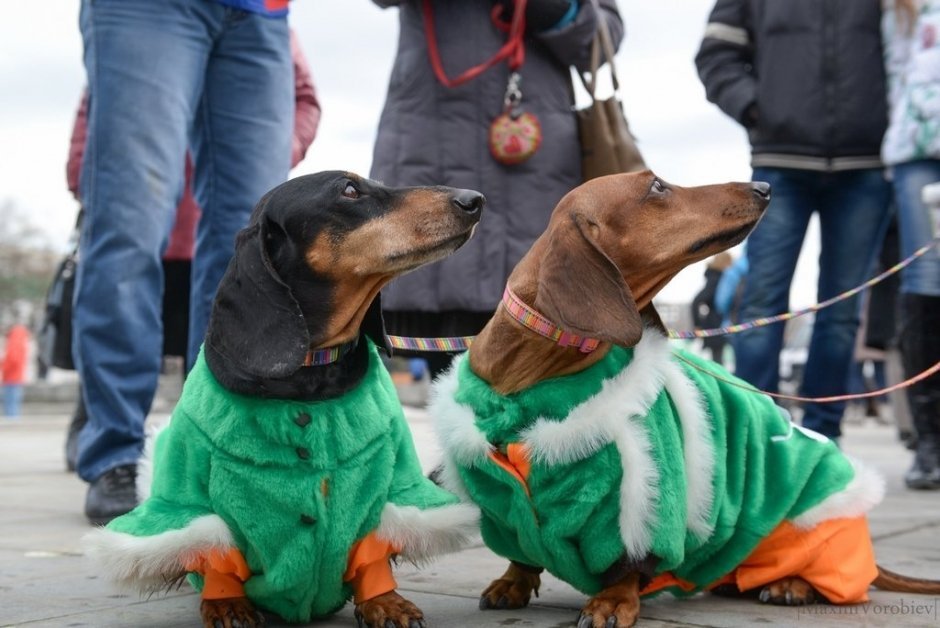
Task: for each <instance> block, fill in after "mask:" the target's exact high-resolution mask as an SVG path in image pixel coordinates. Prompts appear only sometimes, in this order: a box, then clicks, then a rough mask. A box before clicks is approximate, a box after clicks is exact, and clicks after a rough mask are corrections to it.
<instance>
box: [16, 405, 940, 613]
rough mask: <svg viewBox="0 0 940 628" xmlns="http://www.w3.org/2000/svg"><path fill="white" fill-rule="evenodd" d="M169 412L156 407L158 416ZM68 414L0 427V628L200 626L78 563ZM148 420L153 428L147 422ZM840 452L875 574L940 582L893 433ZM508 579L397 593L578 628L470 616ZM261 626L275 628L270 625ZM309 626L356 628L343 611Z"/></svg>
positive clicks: (486, 577) (648, 608) (421, 442)
mask: <svg viewBox="0 0 940 628" xmlns="http://www.w3.org/2000/svg"><path fill="white" fill-rule="evenodd" d="M167 405H168V404H163V405H162V406H159V405H158V406H157V407H158V410H160V412H166V411H167V410H168V408H167ZM68 410H69V406H68V405H64V404H58V405H51V404H45V405H39V404H32V405H30V406H29V407H27V412H28V414H27V415H26V416H24V417H23V418H22V419H20V420H18V421H11V420H5V419H2V418H0V626H30V627H47V626H48V627H53V626H54V627H59V626H75V627H78V626H91V627H111V626H113V627H118V626H152V627H157V626H173V627H177V626H183V627H188V626H193V627H195V626H198V625H199V622H198V621H197V608H198V599H197V597H196V595H195V594H193V593H192V592H191V591H189V590H185V589H184V590H181V591H178V592H174V593H172V594H170V595H168V596H154V597H152V598H150V599H140V598H138V597H135V596H130V597H128V596H125V595H121V594H119V593H118V592H117V591H115V590H114V589H112V588H111V587H110V586H109V585H108V583H107V582H106V581H104V580H103V579H102V578H99V577H98V576H97V575H96V574H95V573H94V571H93V570H92V569H91V567H90V565H89V564H88V563H86V561H85V560H84V558H83V556H82V553H81V546H80V543H79V539H80V537H81V536H82V534H84V533H85V532H87V531H88V529H89V527H88V525H87V523H86V522H85V520H84V518H83V517H82V515H81V511H82V503H83V499H84V485H83V484H82V483H81V482H80V481H79V480H78V479H77V478H76V477H75V476H74V475H70V474H67V473H66V472H65V471H64V464H63V461H62V445H63V441H64V433H65V426H66V415H67V413H68ZM408 414H409V419H410V422H411V425H412V429H413V431H414V434H415V439H416V442H417V443H418V449H419V451H420V452H421V455H422V462H423V463H424V464H425V466H428V467H430V466H431V465H433V464H434V462H435V458H436V455H437V454H436V451H435V449H434V447H433V445H432V443H433V440H432V438H431V435H430V429H429V425H428V419H427V416H426V415H425V414H424V412H423V411H421V410H416V409H414V408H410V409H409V410H408ZM155 418H158V417H156V416H155ZM843 446H844V448H845V449H846V450H847V451H848V452H850V453H852V454H853V455H856V456H858V457H859V458H861V459H863V460H865V461H867V462H870V463H872V464H874V465H876V466H877V467H879V468H881V469H882V471H883V472H884V473H885V475H886V476H887V478H888V497H887V499H886V500H885V502H884V503H883V504H882V505H880V506H879V507H878V508H877V509H876V510H875V512H874V513H873V514H872V517H871V528H872V532H873V535H874V537H875V547H876V551H877V554H878V558H879V562H880V563H882V564H883V565H885V566H886V567H888V568H890V569H893V570H895V571H900V572H902V573H905V574H909V575H914V576H922V577H933V578H940V493H927V494H925V493H913V492H910V491H907V490H905V489H904V487H903V485H902V484H901V481H900V477H901V474H902V473H903V471H904V469H905V468H906V467H907V466H908V464H909V460H910V454H909V453H908V452H907V451H905V450H904V449H903V448H902V447H901V446H900V445H899V444H898V443H897V441H896V438H895V434H894V431H893V429H892V428H889V427H884V426H877V425H874V424H869V425H863V426H854V425H853V426H849V432H848V434H847V435H846V437H845V438H844V442H843ZM503 569H504V563H503V561H502V560H500V559H498V558H496V557H495V556H493V555H492V554H491V553H490V552H489V551H488V550H487V549H486V548H484V547H482V546H477V547H473V548H470V549H468V550H465V551H464V552H461V553H460V554H457V555H454V556H451V557H447V558H445V559H442V560H440V561H438V562H436V563H434V564H432V565H431V566H428V567H426V568H424V569H421V570H416V569H414V568H411V567H409V566H403V567H402V568H401V569H399V571H398V578H399V582H400V589H399V590H400V591H401V592H402V593H403V594H404V595H405V596H406V597H408V598H410V599H411V600H412V601H414V602H416V603H417V604H418V605H419V606H420V607H421V608H422V609H423V610H424V612H425V615H426V617H427V619H428V623H429V625H430V626H433V627H437V628H465V627H468V626H480V627H505V626H510V627H513V626H515V627H524V626H537V627H544V628H564V627H571V626H574V621H575V618H576V617H577V614H578V609H579V607H580V606H581V605H582V604H583V603H584V601H585V598H584V596H582V595H581V594H579V593H577V592H576V591H574V590H572V589H571V588H570V587H568V586H566V585H564V584H563V583H560V582H558V581H556V580H553V579H551V578H546V579H545V582H544V584H543V588H542V591H541V597H540V598H538V599H537V600H536V603H535V604H533V605H532V606H531V607H530V608H528V609H524V610H519V611H487V612H481V611H479V610H477V596H478V594H479V592H480V591H481V590H482V588H483V587H484V586H485V585H486V584H487V583H488V582H489V581H490V580H491V579H492V578H494V577H496V576H498V575H500V574H501V573H502V571H503ZM938 606H940V600H938V599H937V598H933V597H925V596H912V595H902V594H893V593H884V592H878V591H875V592H873V594H872V602H871V603H869V604H865V605H861V606H856V607H828V606H819V607H813V608H810V609H808V610H806V609H804V610H801V611H800V610H796V609H789V608H775V607H768V606H763V605H761V604H758V603H756V602H749V601H740V600H726V599H721V598H716V597H712V596H708V595H703V596H699V597H696V598H693V599H691V600H682V601H680V600H675V599H672V598H670V597H668V596H665V597H663V598H662V599H656V600H652V601H649V602H646V603H644V606H643V610H642V613H641V620H640V624H639V625H640V626H648V627H664V626H696V627H701V626H728V627H732V626H734V627H739V626H740V627H745V626H747V627H750V626H755V625H774V626H802V625H815V626H824V627H826V626H940V617H938V610H940V609H938ZM269 624H270V625H273V626H280V625H281V624H279V623H278V622H277V620H276V619H274V618H269ZM313 625H314V626H318V627H319V626H323V627H327V626H328V627H334V626H336V627H343V626H345V627H352V626H355V621H354V620H353V618H352V611H351V609H350V608H349V607H347V608H346V609H345V610H343V611H342V612H341V613H340V614H339V615H337V616H336V617H334V618H331V619H329V620H327V621H323V622H317V623H315V624H313Z"/></svg>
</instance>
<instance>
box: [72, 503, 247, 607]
mask: <svg viewBox="0 0 940 628" xmlns="http://www.w3.org/2000/svg"><path fill="white" fill-rule="evenodd" d="M82 545H83V546H84V549H85V554H86V555H87V556H88V557H90V558H91V559H92V560H93V561H95V562H96V563H97V565H98V568H99V570H100V571H102V572H103V573H104V574H105V575H107V576H108V577H109V578H110V579H112V580H113V581H114V582H115V583H116V584H117V585H118V586H120V587H122V588H125V589H132V590H135V591H139V592H141V593H151V592H154V591H159V590H162V589H166V588H167V587H168V586H169V585H170V583H172V582H173V581H175V580H177V579H178V578H180V577H182V576H183V575H185V574H186V568H185V564H186V563H187V562H188V561H189V560H190V559H191V558H192V557H193V556H194V555H195V554H196V553H198V552H203V551H207V550H211V549H214V548H219V549H228V548H231V547H235V541H234V540H233V539H232V533H231V531H230V530H229V528H228V526H227V525H226V524H225V522H224V521H223V520H222V518H221V517H219V516H218V515H205V516H202V517H197V518H196V519H193V520H192V521H191V522H190V523H189V525H187V526H186V527H185V528H181V529H179V530H171V531H169V532H162V533H160V534H155V535H153V536H135V535H133V534H127V533H124V532H115V531H113V530H108V529H107V528H98V529H96V530H94V531H92V532H89V533H88V534H86V535H85V536H84V537H83V538H82Z"/></svg>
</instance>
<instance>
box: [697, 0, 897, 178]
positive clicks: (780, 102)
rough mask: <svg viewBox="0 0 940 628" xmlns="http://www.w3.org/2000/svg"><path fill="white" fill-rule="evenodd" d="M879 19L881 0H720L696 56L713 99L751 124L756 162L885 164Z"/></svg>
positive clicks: (811, 166) (842, 166)
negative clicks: (881, 152) (882, 161)
mask: <svg viewBox="0 0 940 628" xmlns="http://www.w3.org/2000/svg"><path fill="white" fill-rule="evenodd" d="M880 21H881V5H880V2H879V0H718V2H717V3H716V4H715V7H714V9H712V13H711V16H710V17H709V22H708V26H707V28H706V30H705V37H704V39H703V41H702V46H701V48H700V50H699V52H698V55H697V56H696V57H695V63H696V66H697V67H698V73H699V76H700V77H701V79H702V83H704V85H705V91H706V94H707V96H708V100H709V101H711V102H713V103H715V104H717V105H718V106H719V107H720V108H721V110H722V111H724V112H725V113H726V114H728V115H729V116H731V117H732V118H734V119H735V120H737V121H738V122H739V123H741V124H742V125H744V126H745V127H746V128H747V129H748V131H749V135H750V140H751V147H752V160H751V164H752V165H753V166H754V167H760V166H769V167H782V168H800V169H808V170H822V171H830V170H852V169H859V168H869V167H878V166H880V165H881V161H880V159H879V153H880V149H881V139H882V136H883V135H884V131H885V127H886V126H887V106H886V96H885V90H886V88H885V71H884V61H883V59H882V48H881V34H880ZM752 105H754V107H755V108H753V109H752V108H751V106H752Z"/></svg>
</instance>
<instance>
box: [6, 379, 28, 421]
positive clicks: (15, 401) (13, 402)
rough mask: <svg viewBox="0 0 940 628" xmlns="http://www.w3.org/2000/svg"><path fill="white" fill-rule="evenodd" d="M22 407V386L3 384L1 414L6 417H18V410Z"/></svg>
mask: <svg viewBox="0 0 940 628" xmlns="http://www.w3.org/2000/svg"><path fill="white" fill-rule="evenodd" d="M22 405H23V385H22V384H4V385H3V414H4V416H8V417H18V416H20V408H21V407H22Z"/></svg>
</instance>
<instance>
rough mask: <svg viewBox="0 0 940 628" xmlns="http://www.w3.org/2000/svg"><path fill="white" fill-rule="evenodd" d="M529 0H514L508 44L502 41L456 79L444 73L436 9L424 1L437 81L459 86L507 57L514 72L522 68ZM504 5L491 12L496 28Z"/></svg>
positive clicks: (432, 61) (425, 34)
mask: <svg viewBox="0 0 940 628" xmlns="http://www.w3.org/2000/svg"><path fill="white" fill-rule="evenodd" d="M526 1H527V0H513V14H512V21H511V22H510V24H509V38H508V39H507V40H506V43H505V44H503V46H502V48H500V49H499V50H498V51H497V52H496V54H495V55H493V56H492V57H490V59H488V60H487V61H484V62H483V63H481V64H479V65H475V66H473V67H471V68H469V69H467V70H464V71H463V72H462V73H461V74H460V75H459V76H457V77H456V78H449V77H448V76H447V74H446V73H445V72H444V64H443V63H442V62H441V52H440V50H439V49H438V47H437V33H436V31H435V29H434V10H433V7H432V2H431V0H424V11H423V18H424V36H425V38H426V39H427V42H428V57H430V59H431V68H432V69H433V70H434V74H435V75H436V76H437V80H438V81H440V82H441V84H442V85H444V86H446V87H451V88H453V87H457V86H458V85H463V84H464V83H466V82H467V81H470V80H473V79H475V78H476V77H478V76H480V75H481V74H483V72H485V71H486V70H488V69H490V68H491V67H493V66H494V65H496V64H497V63H499V62H500V61H502V60H504V59H505V60H506V63H507V64H508V65H509V69H510V70H513V71H515V70H518V69H519V68H520V67H522V62H523V61H524V60H525V44H524V43H523V41H522V38H523V35H524V34H525V5H526ZM501 8H502V7H501V6H500V5H498V4H497V5H495V6H494V7H493V9H494V11H493V13H492V15H491V17H492V19H493V21H494V23H496V24H497V27H499V22H498V17H499V14H500V13H501V11H497V10H496V9H501Z"/></svg>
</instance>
